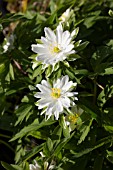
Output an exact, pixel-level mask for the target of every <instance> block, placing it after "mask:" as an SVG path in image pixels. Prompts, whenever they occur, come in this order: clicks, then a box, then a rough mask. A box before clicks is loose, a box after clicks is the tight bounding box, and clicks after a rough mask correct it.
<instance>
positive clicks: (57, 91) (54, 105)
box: [35, 75, 78, 120]
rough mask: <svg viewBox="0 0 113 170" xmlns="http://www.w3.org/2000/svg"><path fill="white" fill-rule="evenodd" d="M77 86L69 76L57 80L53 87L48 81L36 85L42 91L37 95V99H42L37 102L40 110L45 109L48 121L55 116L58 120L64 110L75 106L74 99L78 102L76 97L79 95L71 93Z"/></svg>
mask: <svg viewBox="0 0 113 170" xmlns="http://www.w3.org/2000/svg"><path fill="white" fill-rule="evenodd" d="M76 85H77V83H73V82H72V81H69V77H68V76H67V75H66V76H63V77H61V78H59V79H57V81H56V82H53V85H52V86H51V85H50V84H49V83H48V82H47V81H46V80H42V82H41V84H37V85H36V87H37V88H38V89H39V90H40V91H41V92H37V93H36V94H35V97H36V98H40V99H39V100H38V102H37V103H38V104H37V106H38V109H45V110H44V112H43V113H45V115H46V116H47V117H48V119H49V118H50V117H51V116H52V115H54V116H55V118H56V120H58V118H59V114H61V113H62V112H63V110H64V108H65V109H68V108H69V107H70V106H71V104H73V102H72V101H73V99H75V100H77V97H74V95H75V94H78V93H77V92H71V91H72V89H73V87H74V86H76Z"/></svg>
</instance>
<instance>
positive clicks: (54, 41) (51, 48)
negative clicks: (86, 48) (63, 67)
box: [31, 24, 75, 65]
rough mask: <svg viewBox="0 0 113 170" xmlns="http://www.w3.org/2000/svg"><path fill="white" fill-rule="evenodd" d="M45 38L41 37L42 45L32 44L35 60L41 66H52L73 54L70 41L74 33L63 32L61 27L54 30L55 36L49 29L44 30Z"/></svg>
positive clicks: (72, 46) (72, 45)
mask: <svg viewBox="0 0 113 170" xmlns="http://www.w3.org/2000/svg"><path fill="white" fill-rule="evenodd" d="M44 32H45V37H41V42H42V44H32V45H31V47H32V51H33V52H35V53H37V56H36V60H37V61H40V62H42V63H43V64H50V65H54V64H56V63H57V62H59V61H63V60H65V59H66V58H67V57H68V56H69V55H70V54H73V53H75V50H73V48H74V44H73V43H74V42H73V41H72V39H73V37H74V33H75V31H73V32H72V33H70V32H69V31H68V30H67V31H64V32H63V28H62V25H61V24H59V25H58V26H57V28H56V34H55V33H54V31H52V30H51V29H50V28H47V27H45V28H44Z"/></svg>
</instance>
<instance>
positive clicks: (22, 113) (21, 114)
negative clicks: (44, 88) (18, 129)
mask: <svg viewBox="0 0 113 170" xmlns="http://www.w3.org/2000/svg"><path fill="white" fill-rule="evenodd" d="M31 109H32V105H30V104H25V105H24V106H21V107H20V108H19V109H18V110H16V114H17V115H18V120H17V121H16V123H15V126H17V125H18V124H19V123H21V122H22V121H23V120H24V119H25V117H26V116H27V115H28V114H29V112H30V110H31Z"/></svg>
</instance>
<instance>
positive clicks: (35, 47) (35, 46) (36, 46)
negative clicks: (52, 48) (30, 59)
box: [31, 44, 44, 53]
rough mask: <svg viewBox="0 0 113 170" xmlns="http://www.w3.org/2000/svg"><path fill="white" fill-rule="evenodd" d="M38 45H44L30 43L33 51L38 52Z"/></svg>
mask: <svg viewBox="0 0 113 170" xmlns="http://www.w3.org/2000/svg"><path fill="white" fill-rule="evenodd" d="M38 47H39V48H44V46H43V45H42V44H32V45H31V50H32V51H33V52H35V53H38Z"/></svg>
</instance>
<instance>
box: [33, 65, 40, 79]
mask: <svg viewBox="0 0 113 170" xmlns="http://www.w3.org/2000/svg"><path fill="white" fill-rule="evenodd" d="M41 69H42V65H40V66H39V67H38V68H37V69H35V70H34V71H33V78H35V77H37V76H38V75H40V74H41Z"/></svg>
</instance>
